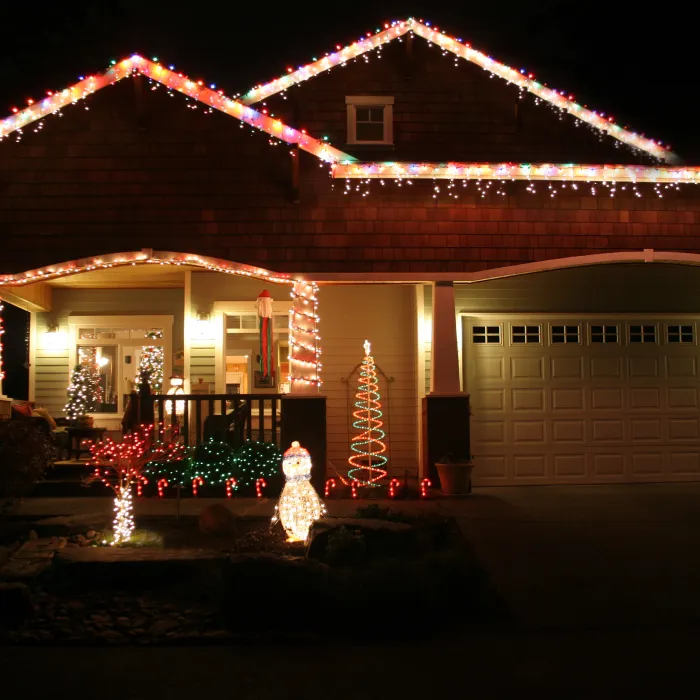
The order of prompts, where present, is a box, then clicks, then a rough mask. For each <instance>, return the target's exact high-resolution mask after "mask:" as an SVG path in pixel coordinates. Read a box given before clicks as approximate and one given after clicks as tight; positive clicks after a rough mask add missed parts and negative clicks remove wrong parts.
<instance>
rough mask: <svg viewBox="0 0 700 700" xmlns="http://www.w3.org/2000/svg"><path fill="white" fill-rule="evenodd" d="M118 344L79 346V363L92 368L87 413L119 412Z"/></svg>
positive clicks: (87, 395) (88, 387)
mask: <svg viewBox="0 0 700 700" xmlns="http://www.w3.org/2000/svg"><path fill="white" fill-rule="evenodd" d="M118 350H119V348H118V347H117V346H116V345H82V346H79V347H78V348H77V357H78V364H79V365H81V366H82V367H86V368H88V369H89V370H90V375H89V377H90V379H89V383H88V386H87V387H86V392H85V396H86V399H87V402H86V413H116V412H117V390H118V387H117V371H118V367H117V357H118Z"/></svg>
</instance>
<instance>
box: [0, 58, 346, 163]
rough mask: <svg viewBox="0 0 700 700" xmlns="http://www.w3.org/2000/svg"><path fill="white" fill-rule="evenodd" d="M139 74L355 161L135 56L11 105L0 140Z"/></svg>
mask: <svg viewBox="0 0 700 700" xmlns="http://www.w3.org/2000/svg"><path fill="white" fill-rule="evenodd" d="M139 73H140V74H143V75H145V76H147V77H148V78H150V79H151V80H155V81H156V82H158V83H161V84H162V85H164V86H165V87H167V88H169V89H171V90H176V91H177V92H181V93H182V94H183V95H186V96H187V97H190V98H192V99H194V100H197V101H199V102H201V103H203V104H206V105H208V106H209V107H212V108H213V109H216V110H219V111H220V112H224V113H225V114H228V115H229V116H231V117H235V118H236V119H238V120H240V121H242V122H244V123H245V124H248V125H249V126H252V127H254V128H257V129H259V130H260V131H263V132H265V133H266V134H268V135H270V136H272V137H274V138H276V139H279V140H280V141H284V142H286V143H288V144H298V146H299V148H301V149H302V150H304V151H307V152H309V153H311V154H313V155H315V156H316V157H317V158H319V159H320V160H322V161H325V162H328V163H331V162H336V161H339V160H343V161H353V160H355V158H353V156H351V155H349V154H347V153H344V152H343V151H340V150H338V149H337V148H333V146H331V145H330V144H328V143H326V142H324V141H320V140H318V139H315V138H313V137H312V136H309V135H308V134H307V133H305V132H304V131H299V130H298V129H294V128H293V127H291V126H287V125H286V124H284V123H282V122H281V121H280V120H279V119H275V118H273V117H270V116H268V115H266V114H262V113H261V112H258V111H257V110H255V109H253V108H252V107H248V106H246V105H244V104H242V103H241V102H237V101H236V100H233V99H231V98H230V97H227V96H226V95H224V93H223V91H222V90H219V91H216V90H213V89H211V88H208V87H206V86H205V85H204V82H203V81H202V80H197V81H194V80H190V79H189V78H188V77H187V76H185V75H183V74H182V73H175V72H174V71H172V70H170V69H168V68H165V67H164V66H162V65H161V64H160V63H155V62H153V61H149V60H148V59H146V58H143V57H142V56H139V55H134V56H131V57H130V58H126V59H124V60H123V61H119V62H118V63H116V64H115V65H113V66H112V67H111V68H110V69H109V70H107V71H105V72H104V73H99V74H98V75H93V76H90V77H88V78H84V79H83V80H81V81H80V82H78V83H75V85H72V86H70V87H68V88H66V89H65V90H62V91H61V92H56V93H50V94H49V95H48V96H47V97H45V98H44V99H43V100H40V101H39V102H32V101H30V105H29V106H28V107H26V108H25V109H22V110H19V109H17V108H15V110H14V114H13V115H12V116H10V117H7V118H6V119H3V120H2V121H0V140H2V139H3V138H5V137H7V136H9V135H10V134H11V133H13V132H16V131H20V132H21V130H22V129H23V128H24V127H26V126H27V125H29V124H31V123H32V122H35V121H38V120H40V119H43V118H44V117H46V116H48V115H50V114H55V113H57V112H59V111H60V110H61V109H63V108H64V107H66V106H68V105H70V104H75V103H76V102H78V100H82V99H85V98H86V97H89V96H90V95H92V94H93V93H94V92H96V91H97V90H101V89H102V88H104V87H106V86H108V85H112V84H114V83H116V82H118V81H119V80H122V79H124V78H128V77H130V76H132V75H135V74H139Z"/></svg>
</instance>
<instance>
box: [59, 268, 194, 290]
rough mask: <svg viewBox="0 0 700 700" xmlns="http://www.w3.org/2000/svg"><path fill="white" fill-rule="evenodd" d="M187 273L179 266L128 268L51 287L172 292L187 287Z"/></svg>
mask: <svg viewBox="0 0 700 700" xmlns="http://www.w3.org/2000/svg"><path fill="white" fill-rule="evenodd" d="M186 269H187V267H185V266H176V265H127V266H120V267H111V268H105V269H102V270H91V271H89V272H79V273H77V274H75V275H65V276H64V277H57V278H56V279H52V280H49V281H48V282H47V284H49V285H51V286H52V287H62V288H71V289H144V288H148V289H156V288H157V289H172V288H178V287H184V286H185V271H186Z"/></svg>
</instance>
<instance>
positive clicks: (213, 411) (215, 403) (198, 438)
mask: <svg viewBox="0 0 700 700" xmlns="http://www.w3.org/2000/svg"><path fill="white" fill-rule="evenodd" d="M281 398H282V396H281V394H168V395H165V394H158V395H155V396H151V397H150V400H151V401H152V402H153V413H154V417H155V422H156V424H158V425H160V426H161V430H162V431H163V432H165V433H166V437H167V439H169V440H173V439H177V440H178V441H180V442H182V443H184V444H185V445H194V446H196V445H201V444H202V442H205V441H206V440H207V439H209V438H213V439H218V440H222V441H224V442H229V443H232V444H234V445H236V446H237V445H238V444H242V443H243V442H244V441H246V440H256V441H259V442H274V443H275V444H276V445H278V446H280V444H281V440H280V429H281V423H282V401H281ZM141 410H142V415H144V413H143V408H142V409H141Z"/></svg>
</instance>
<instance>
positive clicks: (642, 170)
mask: <svg viewBox="0 0 700 700" xmlns="http://www.w3.org/2000/svg"><path fill="white" fill-rule="evenodd" d="M331 173H332V176H333V178H335V179H346V180H347V179H374V180H381V179H405V180H435V179H439V180H529V181H551V180H562V181H567V182H610V183H613V182H619V183H623V182H633V183H643V182H651V183H658V184H666V183H668V184H700V166H666V165H657V166H643V165H575V164H551V163H539V164H529V163H351V164H345V163H339V164H334V165H332V166H331Z"/></svg>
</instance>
